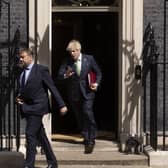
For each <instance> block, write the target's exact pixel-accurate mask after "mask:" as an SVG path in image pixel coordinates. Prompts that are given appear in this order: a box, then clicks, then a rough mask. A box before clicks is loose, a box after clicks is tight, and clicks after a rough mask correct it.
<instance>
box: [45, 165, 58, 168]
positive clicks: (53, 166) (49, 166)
mask: <svg viewBox="0 0 168 168" xmlns="http://www.w3.org/2000/svg"><path fill="white" fill-rule="evenodd" d="M47 168H58V166H57V165H52V164H49V165H48V166H47Z"/></svg>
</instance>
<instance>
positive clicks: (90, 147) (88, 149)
mask: <svg viewBox="0 0 168 168" xmlns="http://www.w3.org/2000/svg"><path fill="white" fill-rule="evenodd" d="M94 146H95V144H94V143H93V144H88V145H85V152H84V153H85V154H90V153H92V152H93V149H94Z"/></svg>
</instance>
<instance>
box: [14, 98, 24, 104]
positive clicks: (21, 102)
mask: <svg viewBox="0 0 168 168" xmlns="http://www.w3.org/2000/svg"><path fill="white" fill-rule="evenodd" d="M16 103H18V104H23V103H24V101H23V99H21V98H20V97H19V96H17V97H16Z"/></svg>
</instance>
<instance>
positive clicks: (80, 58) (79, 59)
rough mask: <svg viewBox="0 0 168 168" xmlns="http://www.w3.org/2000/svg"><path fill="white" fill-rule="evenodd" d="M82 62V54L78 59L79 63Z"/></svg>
mask: <svg viewBox="0 0 168 168" xmlns="http://www.w3.org/2000/svg"><path fill="white" fill-rule="evenodd" d="M81 60H82V54H81V53H80V55H79V57H78V61H81Z"/></svg>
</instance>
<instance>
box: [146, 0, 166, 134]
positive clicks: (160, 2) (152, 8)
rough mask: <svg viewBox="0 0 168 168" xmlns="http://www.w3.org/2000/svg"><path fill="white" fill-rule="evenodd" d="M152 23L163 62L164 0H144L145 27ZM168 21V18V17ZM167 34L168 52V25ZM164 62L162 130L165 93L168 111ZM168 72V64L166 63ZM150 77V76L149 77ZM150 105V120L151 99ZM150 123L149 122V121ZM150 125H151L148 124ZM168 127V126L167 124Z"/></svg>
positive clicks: (160, 76) (160, 67)
mask: <svg viewBox="0 0 168 168" xmlns="http://www.w3.org/2000/svg"><path fill="white" fill-rule="evenodd" d="M167 18H168V3H167ZM149 22H150V23H151V24H152V26H153V28H154V31H155V39H156V44H157V45H158V48H159V53H160V55H159V58H158V62H163V55H164V50H163V48H164V42H163V41H164V0H144V29H145V27H146V26H147V24H148V23H149ZM167 22H168V19H167ZM166 27H167V30H166V34H167V40H166V41H167V42H166V43H167V44H166V46H167V47H166V48H167V49H166V53H168V25H167V26H166ZM166 55H167V56H166V60H168V54H166ZM163 71H164V69H163V64H158V90H157V93H158V112H159V114H158V124H159V125H158V127H159V130H160V131H161V130H162V123H163V94H164V93H166V101H165V102H166V112H167V111H168V96H167V95H168V75H166V79H165V83H166V91H164V90H163ZM165 71H166V74H168V65H166V69H165ZM148 79H149V77H148ZM147 87H148V96H149V84H148V85H147ZM147 106H148V120H149V110H150V108H149V99H147ZM167 119H168V115H167V114H166V120H167ZM148 124H149V123H148ZM148 127H149V125H148ZM167 129H168V126H167Z"/></svg>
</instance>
